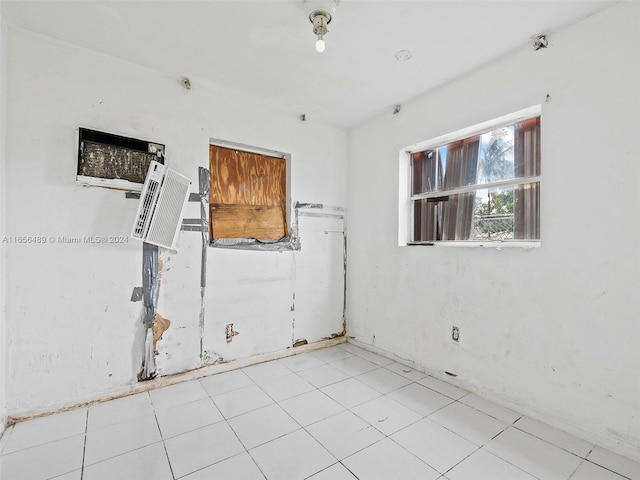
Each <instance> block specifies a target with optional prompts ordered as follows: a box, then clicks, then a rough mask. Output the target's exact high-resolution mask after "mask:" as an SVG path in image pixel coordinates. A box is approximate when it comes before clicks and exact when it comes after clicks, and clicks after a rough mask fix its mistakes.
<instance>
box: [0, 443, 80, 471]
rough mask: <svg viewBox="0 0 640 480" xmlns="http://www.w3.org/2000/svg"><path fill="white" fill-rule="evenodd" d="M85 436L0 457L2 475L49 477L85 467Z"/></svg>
mask: <svg viewBox="0 0 640 480" xmlns="http://www.w3.org/2000/svg"><path fill="white" fill-rule="evenodd" d="M83 449H84V435H76V436H73V437H67V438H63V439H62V440H56V441H54V442H49V443H45V444H43V445H38V446H37V447H32V448H27V449H25V450H20V451H18V452H14V453H10V454H7V455H3V456H2V457H0V478H2V479H3V480H4V479H7V480H34V479H48V478H52V477H56V476H59V475H62V474H65V473H69V472H75V471H76V470H78V469H79V468H82V451H83Z"/></svg>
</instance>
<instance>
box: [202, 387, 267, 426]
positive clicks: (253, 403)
mask: <svg viewBox="0 0 640 480" xmlns="http://www.w3.org/2000/svg"><path fill="white" fill-rule="evenodd" d="M213 401H214V402H215V404H216V405H217V407H218V408H219V409H220V412H222V415H224V417H225V418H232V417H235V416H237V415H242V414H243V413H247V412H250V411H251V410H256V409H258V408H260V407H266V406H267V405H271V404H272V403H273V400H271V397H269V395H267V394H266V393H264V392H263V391H262V390H261V389H260V387H258V386H257V385H253V386H250V387H244V388H241V389H239V390H233V391H231V392H227V393H223V394H221V395H217V396H215V397H213Z"/></svg>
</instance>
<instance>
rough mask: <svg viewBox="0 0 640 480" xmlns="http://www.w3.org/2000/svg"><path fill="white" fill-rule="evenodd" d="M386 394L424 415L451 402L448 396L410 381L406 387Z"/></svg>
mask: <svg viewBox="0 0 640 480" xmlns="http://www.w3.org/2000/svg"><path fill="white" fill-rule="evenodd" d="M387 396H388V397H389V398H391V399H392V400H395V401H396V402H398V403H401V404H402V405H404V406H405V407H408V408H410V409H411V410H413V411H415V412H417V413H419V414H420V415H424V416H426V415H430V414H432V413H433V412H435V411H437V410H440V409H441V408H442V407H444V406H445V405H449V404H450V403H452V402H453V400H451V399H450V398H449V397H446V396H444V395H442V394H440V393H438V392H434V391H433V390H431V389H429V388H427V387H423V386H422V385H418V384H417V383H411V384H409V385H407V386H406V387H402V388H399V389H397V390H394V391H393V392H391V393H388V394H387Z"/></svg>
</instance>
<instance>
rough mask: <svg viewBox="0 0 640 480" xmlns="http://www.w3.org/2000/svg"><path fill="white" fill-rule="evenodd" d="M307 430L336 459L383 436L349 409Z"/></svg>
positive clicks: (340, 458) (352, 452) (360, 448)
mask: <svg viewBox="0 0 640 480" xmlns="http://www.w3.org/2000/svg"><path fill="white" fill-rule="evenodd" d="M307 431H308V432H309V433H310V434H311V435H313V437H314V438H315V439H316V440H318V441H319V442H320V443H321V444H322V445H323V446H324V447H325V448H326V449H327V450H329V452H331V454H332V455H333V456H334V457H336V458H337V459H338V460H342V459H343V458H345V457H347V456H349V455H352V454H354V453H355V452H357V451H359V450H362V449H363V448H365V447H367V446H369V445H371V444H372V443H375V442H377V441H378V440H381V439H383V438H384V435H383V434H382V433H380V432H379V431H378V430H376V429H375V428H373V427H371V426H370V425H369V424H368V423H367V422H365V421H364V420H362V419H361V418H358V417H357V416H356V415H354V414H353V413H351V412H349V411H345V412H342V413H339V414H337V415H334V416H333V417H329V418H327V419H325V420H322V421H320V422H317V423H314V424H313V425H310V426H308V427H307Z"/></svg>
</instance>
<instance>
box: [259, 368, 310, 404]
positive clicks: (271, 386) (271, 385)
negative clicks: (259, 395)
mask: <svg viewBox="0 0 640 480" xmlns="http://www.w3.org/2000/svg"><path fill="white" fill-rule="evenodd" d="M261 387H262V390H264V391H265V392H266V393H267V395H269V396H270V397H271V398H273V399H274V400H275V401H276V402H280V401H282V400H285V399H287V398H291V397H295V396H296V395H301V394H303V393H307V392H310V391H311V390H315V389H316V387H314V386H313V385H311V384H310V383H309V382H307V381H306V380H305V379H303V378H302V377H300V376H299V375H296V374H295V373H292V374H291V375H285V376H284V377H278V378H276V379H274V380H269V381H268V382H266V383H263V384H262V385H261Z"/></svg>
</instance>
